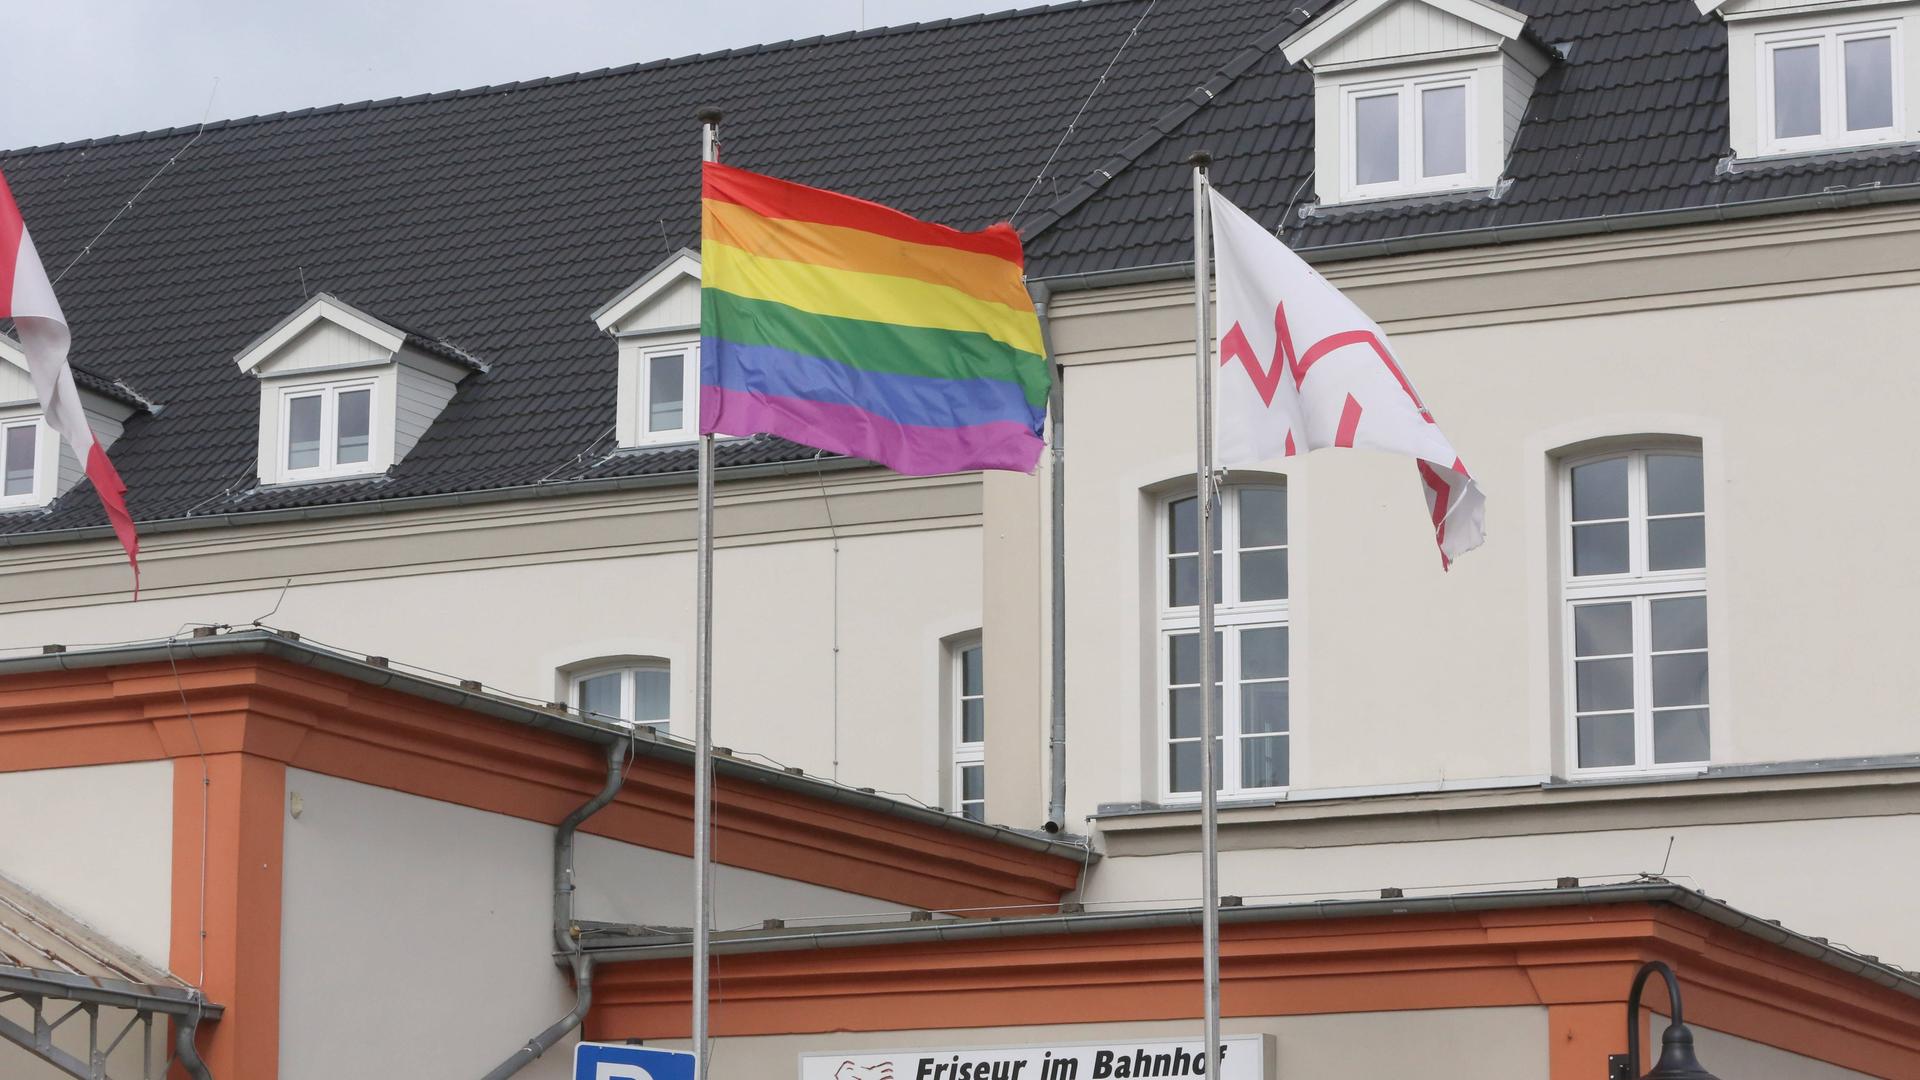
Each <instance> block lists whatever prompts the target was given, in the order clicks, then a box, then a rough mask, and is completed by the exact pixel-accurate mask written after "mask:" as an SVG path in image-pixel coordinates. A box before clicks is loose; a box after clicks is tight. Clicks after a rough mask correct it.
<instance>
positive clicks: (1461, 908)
mask: <svg viewBox="0 0 1920 1080" xmlns="http://www.w3.org/2000/svg"><path fill="white" fill-rule="evenodd" d="M1641 903H1648V904H1671V905H1673V906H1674V907H1678V908H1680V909H1682V910H1685V911H1689V912H1692V913H1693V914H1696V915H1699V916H1701V917H1702V918H1705V919H1707V920H1709V921H1711V922H1714V923H1717V924H1719V925H1721V926H1725V927H1727V928H1729V929H1732V930H1736V931H1738V932H1740V933H1743V934H1746V935H1748V936H1750V937H1754V938H1758V939H1760V940H1762V941H1765V942H1767V943H1769V944H1771V945H1777V946H1779V947H1781V948H1783V949H1786V950H1788V951H1789V952H1793V953H1796V954H1798V955H1801V956H1805V957H1808V958H1809V959H1813V960H1818V961H1820V962H1821V963H1824V964H1826V965H1828V966H1829V967H1833V968H1837V969H1839V970H1841V971H1844V972H1846V973H1847V974H1849V975H1854V976H1857V977H1859V978H1862V979H1866V980H1867V981H1869V982H1872V983H1875V984H1877V985H1879V986H1883V987H1886V988H1887V989H1890V990H1895V991H1898V992H1900V993H1902V994H1905V995H1907V996H1908V997H1911V998H1914V999H1916V1000H1920V977H1916V976H1915V975H1913V974H1910V973H1908V972H1905V971H1901V970H1900V969H1898V968H1895V967H1892V966H1891V965H1888V964H1883V963H1881V962H1880V961H1879V960H1878V959H1877V958H1875V957H1870V956H1862V955H1860V954H1858V953H1852V952H1847V951H1846V950H1844V949H1836V948H1834V947H1833V946H1832V945H1829V944H1828V943H1827V942H1825V941H1824V940H1822V939H1820V938H1815V937H1810V936H1808V935H1806V934H1801V933H1797V932H1795V931H1792V930H1788V929H1787V928H1785V927H1783V926H1781V925H1780V924H1778V923H1775V922H1771V921H1769V920H1766V919H1758V918H1755V917H1753V916H1751V915H1748V914H1747V913H1745V912H1743V911H1740V910H1739V909H1737V908H1734V907H1731V906H1729V905H1727V904H1726V903H1723V902H1722V901H1719V900H1715V899H1714V898H1712V897H1710V896H1707V895H1705V894H1703V893H1698V892H1692V891H1690V890H1687V889H1683V888H1681V887H1680V886H1678V885H1674V884H1672V883H1670V882H1665V881H1650V882H1645V883H1635V884H1628V885H1586V886H1577V887H1573V888H1564V889H1562V888H1554V889H1516V890H1512V891H1509V892H1481V893H1459V894H1453V895H1445V896H1417V897H1397V898H1394V899H1380V900H1371V899H1369V900H1320V901H1312V902H1307V903H1291V904H1255V905H1245V906H1240V907H1223V908H1221V909H1220V921H1221V922H1222V923H1276V922H1314V921H1324V920H1328V919H1355V918H1379V917H1386V916H1394V915H1419V914H1433V913H1458V912H1476V911H1508V910H1514V909H1528V908H1562V907H1581V906H1586V905H1594V904H1641ZM1200 914H1201V913H1200V909H1199V908H1175V909H1168V910H1160V911H1131V912H1118V913H1113V914H1080V915H1043V916H1035V917H1030V918H1008V919H994V920H985V919H956V920H951V921H946V922H917V923H910V924H906V925H889V926H864V927H857V928H853V927H849V928H841V929H835V930H815V931H793V930H774V931H766V930H746V931H737V932H734V933H731V934H716V935H715V936H714V940H713V952H714V953H715V954H716V955H721V954H752V953H772V952H810V951H817V950H825V949H851V948H863V947H867V946H874V945H907V944H928V943H932V942H948V941H982V940H1002V939H1007V938H1024V937H1037V936H1043V935H1050V934H1053V935H1057V934H1068V935H1075V934H1108V933H1117V932H1121V931H1128V930H1158V929H1168V928H1192V929H1195V930H1197V929H1198V928H1199V926H1200ZM649 940H651V941H655V942H656V943H653V944H641V943H638V942H634V941H623V940H614V941H611V942H609V943H608V944H605V945H588V946H587V951H588V952H589V953H591V954H592V955H593V956H594V957H595V958H596V959H597V960H598V961H599V962H600V963H622V962H627V961H639V960H666V959H677V958H680V957H684V956H687V955H689V953H690V951H691V948H692V946H691V935H689V934H672V935H656V936H654V937H652V938H650V939H649Z"/></svg>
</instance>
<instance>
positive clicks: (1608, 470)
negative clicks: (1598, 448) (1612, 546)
mask: <svg viewBox="0 0 1920 1080" xmlns="http://www.w3.org/2000/svg"><path fill="white" fill-rule="evenodd" d="M1626 516H1627V459H1626V458H1623V457H1621V458H1609V459H1607V460H1606V461H1595V462H1590V463H1588V464H1586V465H1578V466H1575V467H1574V470H1573V520H1575V521H1604V520H1607V519H1608V518H1623V517H1626Z"/></svg>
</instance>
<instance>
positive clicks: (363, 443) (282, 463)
mask: <svg viewBox="0 0 1920 1080" xmlns="http://www.w3.org/2000/svg"><path fill="white" fill-rule="evenodd" d="M234 362H235V363H237V364H239V365H240V370H241V371H244V372H247V373H248V374H250V375H253V376H254V377H255V378H257V379H259V380H260V451H259V453H260V457H259V469H260V473H259V475H260V482H261V483H263V484H289V483H299V482H302V481H307V480H333V479H341V478H347V477H354V476H365V475H374V474H379V473H383V472H385V471H386V470H387V469H388V468H389V467H390V466H393V465H395V464H398V463H399V462H400V460H401V459H402V458H404V457H406V455H407V451H409V450H411V449H413V446H414V444H415V443H416V442H418V441H419V440H420V436H421V435H422V434H424V433H425V432H426V430H427V426H428V425H430V424H432V423H433V421H434V419H435V418H437V417H438V416H439V415H440V410H442V409H444V408H445V407H446V405H447V402H448V401H449V400H451V399H452V397H453V392H454V390H455V388H456V387H458V386H459V384H460V380H462V379H464V378H466V377H467V376H468V375H471V374H472V373H474V372H475V371H485V370H486V365H484V364H482V363H481V362H480V361H479V360H476V359H474V358H473V357H471V356H469V355H467V354H466V353H465V352H463V351H462V350H460V349H459V348H458V347H456V346H453V345H450V344H448V343H447V342H444V341H439V340H437V339H434V338H429V337H426V336H423V335H420V334H416V333H413V332H411V331H408V330H405V329H402V328H400V327H397V326H394V325H393V324H391V323H388V322H384V321H382V320H380V319H376V318H374V317H373V316H371V315H368V314H367V313H366V312H363V311H360V310H358V309H356V308H354V307H352V306H351V305H348V304H346V303H343V302H341V301H340V300H338V299H336V298H335V297H332V296H329V295H328V294H326V293H320V294H319V295H317V296H315V297H313V299H311V300H308V301H307V302H306V303H305V304H302V305H301V306H300V307H299V309H298V310H296V311H294V313H293V314H292V315H289V316H287V318H285V319H283V320H281V322H280V324H279V325H278V326H275V327H274V328H273V329H272V330H269V331H267V332H266V333H265V334H262V335H261V336H260V337H258V338H255V339H254V341H253V343H252V344H251V345H248V346H247V347H246V348H245V349H243V350H241V351H240V353H239V355H237V356H235V357H234Z"/></svg>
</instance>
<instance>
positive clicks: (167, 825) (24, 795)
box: [0, 761, 194, 978]
mask: <svg viewBox="0 0 1920 1080" xmlns="http://www.w3.org/2000/svg"><path fill="white" fill-rule="evenodd" d="M173 768H174V766H173V763H172V762H171V761H146V762H138V763H135V764H130V765H93V766H87V767H84V768H76V769H40V770H35V771H32V772H0V875H5V876H7V877H9V878H12V879H13V880H14V881H16V882H19V883H20V884H21V885H24V886H26V887H27V888H28V889H31V890H32V891H33V892H35V893H36V894H38V895H39V896H40V897H41V898H42V899H44V900H46V901H48V902H49V903H52V904H54V905H55V906H57V907H60V908H63V909H65V910H66V911H67V912H69V913H71V914H73V915H75V916H77V917H78V918H79V919H80V920H81V921H83V922H85V923H87V924H88V925H89V926H92V927H93V928H94V929H96V930H98V931H100V932H101V933H102V934H105V935H106V936H107V937H108V938H111V939H112V940H114V941H116V942H118V943H119V944H121V945H123V946H125V947H126V948H129V949H132V950H133V951H134V952H136V953H139V954H140V955H141V956H143V957H145V958H146V959H147V960H148V961H150V962H152V963H153V964H155V965H157V966H159V967H162V968H165V967H167V966H168V965H167V952H168V949H169V947H170V943H171V935H172V926H173V923H172V917H173ZM183 974H184V975H185V976H186V977H187V978H192V977H193V975H194V973H193V972H184V973H183Z"/></svg>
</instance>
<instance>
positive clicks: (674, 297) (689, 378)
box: [593, 248, 700, 447]
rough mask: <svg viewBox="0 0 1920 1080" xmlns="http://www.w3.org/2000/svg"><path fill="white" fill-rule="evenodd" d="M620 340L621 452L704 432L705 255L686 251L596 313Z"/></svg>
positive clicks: (617, 415)
mask: <svg viewBox="0 0 1920 1080" xmlns="http://www.w3.org/2000/svg"><path fill="white" fill-rule="evenodd" d="M593 324H594V325H595V326H597V327H599V328H600V330H601V332H603V333H606V334H610V335H612V337H613V338H614V339H615V340H616V341H618V342H619V350H620V361H619V362H620V378H619V391H618V392H619V398H618V402H617V404H616V405H615V407H614V434H615V436H616V439H617V441H618V443H619V445H620V446H623V447H627V446H654V445H660V444H664V443H677V442H688V441H691V440H692V439H693V438H695V437H696V436H697V435H698V434H699V431H700V256H699V255H697V254H695V253H694V252H693V251H691V250H688V249H687V248H681V249H680V250H679V251H677V252H675V253H674V254H673V255H672V256H671V257H670V258H668V259H667V261H665V262H663V263H661V264H660V265H659V266H657V267H655V268H654V269H653V270H652V271H650V272H649V273H648V274H647V275H646V276H645V277H643V278H641V279H640V280H639V281H636V282H634V283H633V284H632V285H630V286H628V287H627V288H626V289H625V290H623V291H622V292H621V293H620V295H618V296H616V297H614V298H613V299H612V300H609V301H607V302H606V303H605V304H604V305H602V306H601V308H600V310H598V311H596V312H594V313H593Z"/></svg>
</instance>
